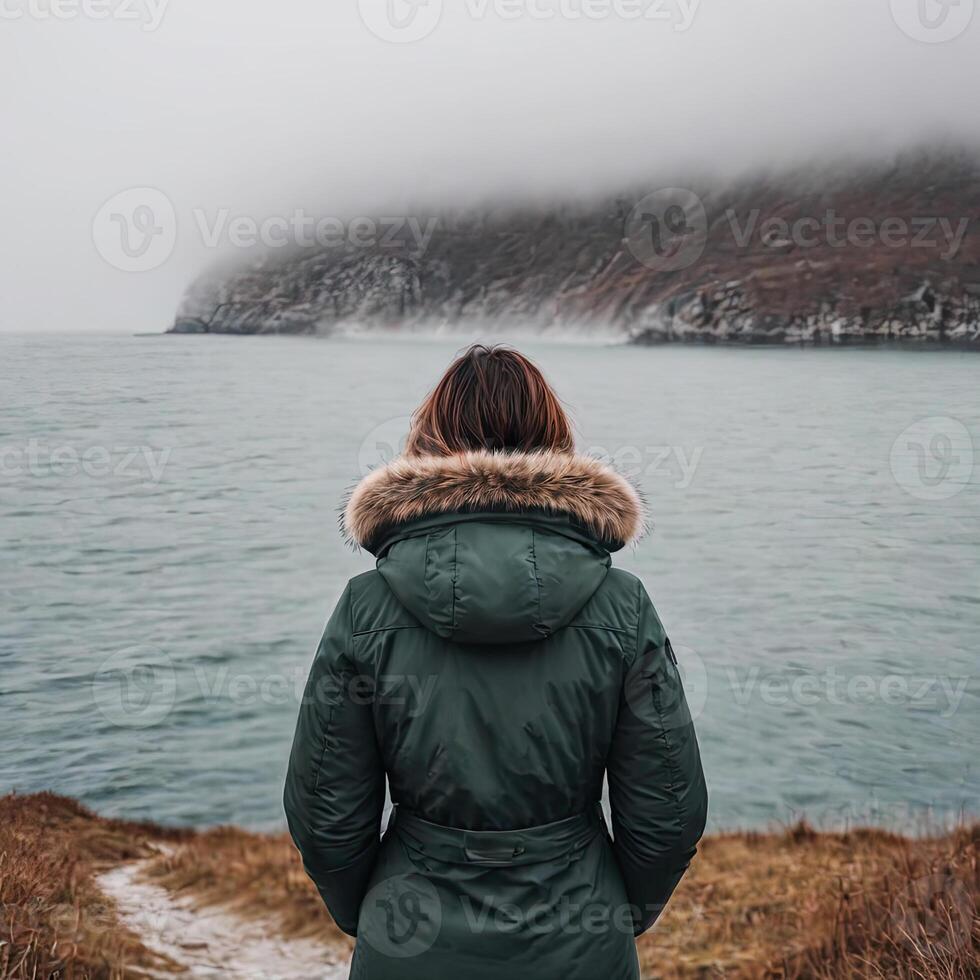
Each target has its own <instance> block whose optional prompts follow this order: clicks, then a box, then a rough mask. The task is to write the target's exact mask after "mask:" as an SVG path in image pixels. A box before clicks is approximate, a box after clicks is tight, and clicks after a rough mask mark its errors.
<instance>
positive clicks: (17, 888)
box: [0, 793, 182, 980]
mask: <svg viewBox="0 0 980 980" xmlns="http://www.w3.org/2000/svg"><path fill="white" fill-rule="evenodd" d="M181 836H182V835H180V834H179V833H174V832H171V831H166V830H163V829H161V828H159V827H153V826H152V825H149V824H136V823H126V822H123V821H117V820H104V819H102V818H99V817H97V816H95V814H93V813H91V812H90V811H89V810H86V809H85V808H84V807H83V806H81V805H80V804H78V803H76V802H75V801H74V800H68V799H65V798H64V797H61V796H55V795H54V794H51V793H39V794H37V795H34V796H16V795H11V796H4V797H0V977H3V978H5V980H6V978H11V980H22V978H23V980H27V978H32V980H34V978H37V980H43V978H56V980H117V978H123V977H139V976H142V975H143V969H142V968H144V967H164V968H166V967H167V966H168V964H167V963H165V962H163V961H161V960H160V959H159V958H158V957H154V956H153V955H152V954H151V953H149V951H148V950H146V949H145V948H144V947H143V945H142V944H141V943H140V941H139V938H138V937H136V936H134V935H132V934H131V933H129V932H127V931H126V930H125V929H123V928H122V927H121V926H120V925H119V923H118V921H117V919H116V917H115V912H114V909H113V907H112V904H111V903H109V902H107V901H106V899H105V897H104V896H103V895H102V893H101V892H100V891H99V890H98V888H97V886H96V884H95V881H94V875H95V874H96V873H97V872H98V871H99V870H101V869H103V868H107V867H111V866H112V865H116V864H120V863H121V862H123V861H128V860H132V859H134V858H139V857H145V856H147V855H148V854H150V853H151V852H150V850H149V848H148V847H147V844H146V841H147V839H148V838H150V837H152V838H155V839H158V840H161V839H168V840H175V841H176V840H178V839H179V838H180V837H181Z"/></svg>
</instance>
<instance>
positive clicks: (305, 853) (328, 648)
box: [283, 585, 385, 936]
mask: <svg viewBox="0 0 980 980" xmlns="http://www.w3.org/2000/svg"><path fill="white" fill-rule="evenodd" d="M353 642H354V639H353V629H352V624H351V595H350V585H348V586H347V589H346V591H345V592H344V594H343V596H342V598H341V600H340V602H339V603H338V605H337V608H336V609H335V610H334V613H333V615H332V616H331V617H330V621H329V622H328V623H327V627H326V630H325V632H324V634H323V639H322V640H321V641H320V646H319V648H318V649H317V652H316V657H315V658H314V660H313V667H312V669H311V671H310V676H309V680H308V681H307V684H306V690H305V692H304V695H303V701H302V704H301V706H300V711H299V720H298V722H297V724H296V734H295V737H294V739H293V748H292V752H291V753H290V757H289V768H288V772H287V775H286V788H285V792H284V794H283V805H284V807H285V810H286V820H287V822H288V824H289V832H290V834H291V835H292V838H293V841H294V842H295V844H296V847H297V848H298V849H299V852H300V854H301V855H302V858H303V866H304V867H305V869H306V873H307V874H308V875H309V876H310V878H312V879H313V883H314V884H315V885H316V887H317V890H318V891H319V892H320V896H321V897H322V898H323V901H324V902H325V903H326V906H327V908H328V909H329V910H330V914H331V915H332V916H333V918H334V920H335V921H336V923H337V925H338V926H339V927H340V928H341V929H342V930H343V931H344V932H346V933H347V934H348V935H351V936H354V935H356V933H357V918H358V912H359V910H360V906H361V902H362V901H363V899H364V893H365V891H366V889H367V885H368V880H369V878H370V876H371V871H372V869H373V867H374V863H375V858H376V857H377V853H378V847H379V834H380V823H381V813H382V809H383V807H384V792H385V774H384V767H383V765H382V762H381V757H380V752H379V750H378V745H377V739H376V736H375V730H374V716H373V710H372V703H371V702H372V700H373V698H372V693H371V692H372V690H373V687H372V684H373V678H368V677H365V676H363V675H362V674H359V673H358V671H357V669H356V667H355V662H354V656H353Z"/></svg>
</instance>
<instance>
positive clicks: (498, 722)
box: [284, 452, 707, 980]
mask: <svg viewBox="0 0 980 980" xmlns="http://www.w3.org/2000/svg"><path fill="white" fill-rule="evenodd" d="M344 520H345V530H346V532H347V534H348V536H349V537H350V539H351V540H353V541H354V542H355V543H357V544H359V545H361V546H362V547H365V548H366V549H368V550H370V551H371V552H372V553H373V554H375V555H376V556H377V567H376V569H375V570H372V571H369V572H366V573H365V574H363V575H359V576H357V577H356V578H354V579H352V580H351V581H350V583H349V584H348V586H347V588H346V590H345V591H344V594H343V597H342V598H341V600H340V602H339V604H338V606H337V608H336V610H335V611H334V613H333V615H332V616H331V617H330V621H329V623H328V624H327V627H326V631H325V633H324V635H323V639H322V640H321V642H320V646H319V649H318V650H317V653H316V657H315V659H314V662H313V667H312V671H311V673H310V678H309V682H308V684H307V688H306V692H305V696H304V699H303V704H302V707H301V710H300V716H299V722H298V724H297V728H296V735H295V740H294V744H293V749H292V754H291V757H290V761H289V771H288V776H287V781H286V788H285V798H284V802H285V810H286V815H287V818H288V823H289V828H290V831H291V833H292V836H293V839H294V841H295V842H296V845H297V847H298V848H299V850H300V852H301V854H302V857H303V862H304V865H305V867H306V870H307V872H308V873H309V875H310V877H311V878H312V879H313V881H314V883H315V884H316V886H317V888H318V890H319V892H320V894H321V896H322V897H323V900H324V902H325V903H326V905H327V907H328V909H329V910H330V912H331V914H332V915H333V917H334V919H335V920H336V922H337V924H338V925H339V926H340V928H341V929H343V930H344V931H345V932H347V933H349V934H350V935H352V936H355V935H356V936H357V945H356V949H355V953H354V959H353V964H352V969H351V978H352V980H359V978H366V980H389V978H390V980H396V978H397V980H414V978H418V980H443V978H445V980H500V978H505V980H525V978H526V980H575V978H581V980H598V978H601V980H629V978H636V977H638V976H639V971H638V966H637V957H636V950H635V943H634V940H633V937H634V936H635V935H638V934H639V933H641V932H643V931H644V930H645V929H647V928H649V927H650V925H651V924H652V923H653V922H654V921H655V920H656V918H657V916H658V915H659V913H660V912H661V910H662V909H663V907H664V904H665V903H666V902H667V900H668V898H669V897H670V895H671V893H672V892H673V890H674V888H675V886H676V885H677V883H678V881H679V880H680V878H681V876H682V875H683V874H684V871H685V870H686V868H687V867H688V865H689V863H690V861H691V859H692V857H693V855H694V853H695V845H696V844H697V842H698V840H699V839H700V837H701V834H702V831H703V829H704V821H705V811H706V807H707V794H706V790H705V784H704V778H703V775H702V771H701V762H700V757H699V754H698V746H697V740H696V738H695V735H694V727H693V724H692V722H691V717H690V713H689V711H688V708H687V704H686V701H685V698H684V692H683V689H682V686H681V681H680V677H679V674H678V669H677V662H676V659H675V657H674V654H673V651H672V649H671V645H670V641H669V640H668V638H667V635H666V634H665V632H664V628H663V626H662V625H661V623H660V620H659V618H658V617H657V613H656V612H655V610H654V608H653V605H652V603H651V601H650V599H649V597H648V595H647V593H646V591H645V589H644V588H643V585H642V584H641V583H640V581H639V580H638V579H637V578H635V577H634V576H632V575H630V574H628V573H627V572H624V571H620V570H618V569H614V568H612V567H611V561H610V552H611V551H614V550H616V549H618V548H621V547H622V546H623V545H624V544H625V543H626V542H628V541H630V540H633V539H635V538H636V537H637V536H638V535H639V534H640V533H641V531H642V527H643V513H642V504H641V501H640V499H639V497H638V495H637V494H636V492H635V491H634V490H633V488H632V487H631V486H630V484H629V483H628V482H627V481H625V480H624V479H623V478H622V477H620V476H619V475H617V474H616V473H615V472H614V471H612V470H611V469H609V468H607V467H605V466H603V465H602V464H601V463H599V462H597V461H595V460H592V459H588V458H586V457H582V456H575V455H571V454H548V453H540V454H519V453H508V454H491V453H484V452H473V453H466V454H461V455H458V456H451V457H439V458H437V457H413V458H405V457H402V458H399V459H397V460H395V461H394V462H393V463H391V464H390V465H388V466H387V467H385V468H383V469H380V470H378V471H375V472H374V473H372V474H371V475H370V476H368V477H367V478H366V479H365V480H364V481H362V483H361V484H360V485H359V486H358V487H357V489H356V490H355V491H354V493H353V494H352V496H351V499H350V501H349V503H348V505H347V509H346V514H345V519H344ZM386 776H387V780H388V786H389V788H390V794H391V799H392V801H393V803H394V809H393V811H392V816H391V817H390V819H389V821H388V825H387V829H386V832H385V834H384V837H383V839H380V840H379V836H380V822H381V818H382V811H383V807H384V802H385V777H386ZM604 776H605V777H608V785H609V803H610V807H611V813H612V827H611V831H612V836H611V837H610V833H609V830H607V828H606V825H605V822H604V820H603V819H602V815H601V811H600V808H599V801H600V797H601V795H602V788H603V778H604Z"/></svg>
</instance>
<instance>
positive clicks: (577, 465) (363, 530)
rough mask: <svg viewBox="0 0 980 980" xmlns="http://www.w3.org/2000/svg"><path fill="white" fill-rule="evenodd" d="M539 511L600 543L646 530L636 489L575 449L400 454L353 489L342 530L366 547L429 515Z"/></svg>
mask: <svg viewBox="0 0 980 980" xmlns="http://www.w3.org/2000/svg"><path fill="white" fill-rule="evenodd" d="M474 510H491V511H504V512H512V513H522V512H526V511H533V510H542V511H546V512H548V513H553V514H567V515H569V516H570V517H572V518H573V520H575V521H576V522H577V523H578V524H581V525H582V526H583V527H585V528H586V529H587V530H588V531H589V532H590V533H591V534H593V535H594V536H595V538H596V539H597V540H598V541H601V542H605V543H608V544H615V545H617V546H622V545H624V544H629V543H634V542H635V541H637V540H638V539H639V538H640V537H641V536H642V535H643V533H644V531H645V528H646V515H645V508H644V504H643V499H642V497H641V496H640V493H639V492H638V491H637V490H636V488H634V487H633V485H632V484H631V483H630V482H629V481H628V480H627V479H626V478H625V477H623V476H620V474H619V473H617V472H616V471H615V470H614V469H612V468H611V467H609V466H607V465H605V464H604V463H602V462H600V461H599V460H597V459H592V458H590V457H588V456H578V455H574V454H572V453H554V452H540V453H491V452H485V451H475V452H467V453H459V454H458V455H455V456H399V457H398V458H397V459H394V460H392V462H391V463H389V464H388V465H387V466H384V467H382V468H381V469H378V470H375V471H374V472H373V473H370V474H368V476H366V477H365V478H364V479H363V480H362V481H361V482H360V483H359V484H358V485H357V487H355V489H354V491H353V492H352V493H351V495H350V499H349V500H348V501H347V506H346V508H345V510H344V515H343V518H342V526H343V531H344V533H345V534H346V536H347V538H348V539H349V540H350V541H351V542H353V543H354V544H356V545H360V546H362V547H369V546H370V544H371V543H372V542H373V541H374V540H375V539H376V538H377V536H378V534H379V533H380V532H382V531H384V530H386V529H388V528H392V527H397V526H398V525H400V524H404V523H406V522H408V521H413V520H417V519H419V518H421V517H428V516H430V515H433V514H448V513H456V512H460V511H474Z"/></svg>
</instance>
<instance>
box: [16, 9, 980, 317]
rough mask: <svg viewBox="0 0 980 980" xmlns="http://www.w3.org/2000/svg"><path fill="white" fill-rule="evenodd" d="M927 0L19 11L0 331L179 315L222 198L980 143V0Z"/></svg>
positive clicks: (498, 196) (548, 182)
mask: <svg viewBox="0 0 980 980" xmlns="http://www.w3.org/2000/svg"><path fill="white" fill-rule="evenodd" d="M919 2H920V0H700V3H699V2H698V0H526V2H525V0H445V2H444V6H445V9H441V6H440V2H439V0H428V2H427V3H425V2H423V4H422V5H420V6H417V7H412V6H411V5H409V4H408V3H407V0H390V5H389V0H362V2H361V3H358V0H275V2H270V0H169V2H167V0H0V72H2V73H3V86H2V89H0V108H2V120H3V152H2V154H0V187H2V191H0V193H2V194H3V206H2V211H0V213H2V215H3V220H2V222H0V268H2V270H3V272H2V283H3V305H2V312H0V330H8V331H9V330H18V331H37V330H61V331H63V330H100V331H105V330H122V331H139V330H157V329H163V328H165V327H167V326H168V325H169V324H170V322H171V321H172V318H173V313H174V310H175V308H176V305H177V302H178V301H179V298H180V295H181V293H182V292H183V290H184V288H185V286H186V285H187V283H188V282H189V281H190V280H191V279H192V278H193V276H194V275H195V274H196V273H197V272H198V271H199V270H200V269H202V268H203V267H205V266H206V265H207V264H208V263H210V262H213V261H214V259H215V258H216V256H217V255H218V254H220V250H222V249H224V250H225V251H227V250H228V249H229V248H230V246H229V244H228V234H227V232H228V225H227V222H226V223H225V224H221V216H222V215H224V216H225V217H226V218H227V219H228V220H230V219H231V218H234V217H239V216H245V217H251V218H253V219H255V220H256V221H258V222H261V221H263V220H265V219H267V218H269V217H276V216H283V217H287V218H288V217H289V216H292V215H294V214H295V212H296V211H297V209H303V210H304V213H307V214H311V215H313V216H315V217H317V218H322V217H329V216H335V217H338V218H342V219H346V218H350V217H352V216H356V215H360V214H381V215H394V214H400V213H405V212H406V211H408V210H409V209H411V208H412V207H417V206H418V205H419V204H420V203H425V204H434V205H442V204H459V205H465V204H472V203H478V202H487V201H491V202H494V201H502V202H506V201H509V200H515V199H526V198H531V199H542V198H548V197H554V196H567V197H572V198H578V197H582V196H590V195H595V194H600V193H604V192H609V191H613V190H616V189H619V188H622V187H623V186H627V185H629V186H632V185H637V184H641V185H644V186H647V185H649V187H650V189H655V188H656V187H658V186H660V185H659V183H658V181H660V180H663V179H665V178H668V177H669V178H670V180H671V181H672V182H676V179H677V178H678V176H683V175H684V174H689V173H695V172H699V171H704V170H711V171H718V172H721V173H723V174H725V175H737V174H738V173H741V172H743V171H744V170H746V169H752V168H755V167H759V166H766V167H771V168H777V169H778V168H781V167H784V166H789V165H792V164H795V163H799V162H812V161H814V160H817V161H822V160H828V161H829V160H832V159H834V158H838V157H841V156H855V155H858V156H868V157H872V158H874V157H883V156H888V155H891V154H894V153H895V152H896V151H900V150H901V149H902V148H904V147H909V146H914V145H917V144H919V143H921V142H923V141H926V142H928V141H935V140H936V139H941V138H947V137H949V138H952V139H954V140H961V141H964V142H970V143H973V144H976V142H977V138H978V134H980V103H978V100H977V93H978V91H980V15H978V16H977V17H975V18H973V19H972V21H971V19H970V18H971V15H972V13H973V7H974V4H975V3H980V0H961V3H960V5H959V6H958V7H955V8H954V7H950V6H944V4H945V3H947V2H948V0H927V7H926V16H925V19H923V17H922V15H921V12H920V9H919ZM362 8H363V10H362ZM389 10H390V11H391V12H392V15H393V17H394V18H395V19H394V20H392V19H390V18H389V16H388V12H389ZM549 13H550V14H551V15H552V16H548V15H549ZM72 15H74V16H72ZM132 188H150V189H153V190H154V191H156V192H157V193H155V194H154V193H151V194H150V195H149V197H147V192H145V191H136V192H132V191H131V190H130V189H132ZM124 192H129V193H124ZM140 195H142V197H141V196H140ZM112 199H115V200H114V202H113V203H111V204H109V205H108V206H105V205H106V202H109V201H110V200H112ZM171 208H172V213H171V211H170V210H169V209H171ZM141 229H144V230H148V231H141ZM150 232H152V233H153V235H155V236H156V237H155V238H153V239H152V242H153V243H152V245H151V247H150V248H149V249H148V250H143V249H142V247H141V243H142V244H145V242H146V241H149V240H150V239H149V238H146V239H141V238H140V235H141V234H149V233H150ZM124 236H125V237H124ZM212 238H213V239H214V241H215V242H216V244H215V245H213V246H212V245H209V239H212ZM238 248H239V249H241V248H242V246H241V244H239V246H238ZM127 269H128V270H129V271H127ZM134 269H135V270H137V271H132V270H134ZM141 269H142V270H143V271H139V270H141Z"/></svg>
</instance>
